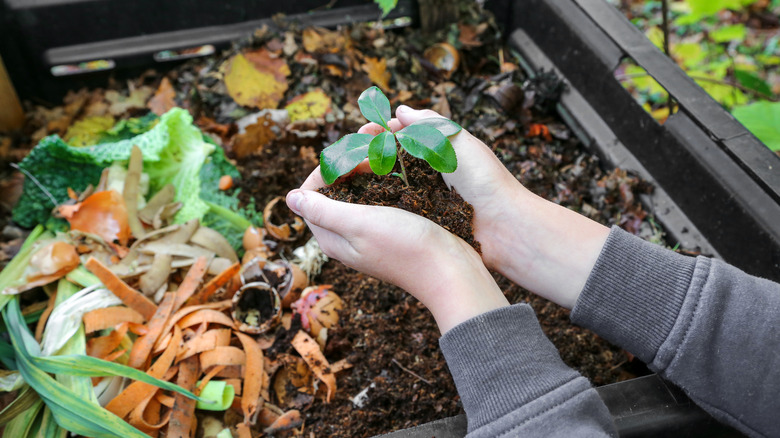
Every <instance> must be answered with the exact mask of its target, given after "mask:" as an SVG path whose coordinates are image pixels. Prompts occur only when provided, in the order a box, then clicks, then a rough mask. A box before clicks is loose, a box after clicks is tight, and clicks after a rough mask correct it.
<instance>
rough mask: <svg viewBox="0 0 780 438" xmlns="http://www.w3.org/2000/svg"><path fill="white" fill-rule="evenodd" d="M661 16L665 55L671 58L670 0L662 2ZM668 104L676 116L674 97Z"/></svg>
mask: <svg viewBox="0 0 780 438" xmlns="http://www.w3.org/2000/svg"><path fill="white" fill-rule="evenodd" d="M661 14H662V15H663V20H662V22H661V29H662V30H663V33H664V53H666V56H668V57H670V58H671V57H672V52H671V50H669V46H670V44H669V35H670V34H671V32H670V30H669V0H661ZM667 104H668V105H669V116H671V115H672V114H674V99H672V96H669V99H668V102H667Z"/></svg>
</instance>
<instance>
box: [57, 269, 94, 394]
mask: <svg viewBox="0 0 780 438" xmlns="http://www.w3.org/2000/svg"><path fill="white" fill-rule="evenodd" d="M78 292H79V287H77V286H76V285H75V284H73V283H71V282H70V281H68V280H65V279H60V281H59V282H58V283H57V297H56V298H55V300H54V308H55V309H56V308H58V307H59V306H60V305H61V304H62V303H63V302H65V301H67V300H68V299H69V298H71V297H72V296H73V295H75V294H76V293H78ZM50 321H51V320H50ZM46 328H47V330H54V329H55V327H46ZM44 337H45V336H44ZM58 353H59V354H62V355H72V354H80V355H83V356H85V357H86V355H87V336H86V333H85V332H84V324H82V323H81V321H79V325H78V329H77V330H76V333H74V334H73V336H71V337H70V338H69V339H68V340H67V342H65V344H64V345H63V346H62V347H61V348H60V349H59V351H58ZM53 373H55V374H56V375H55V376H54V378H55V379H57V381H58V382H60V383H62V384H63V386H65V387H66V388H68V389H70V391H71V392H72V393H73V394H74V395H76V396H77V397H79V398H81V399H84V400H88V401H91V402H92V403H95V404H97V403H98V400H97V396H96V395H95V390H94V389H93V388H92V379H90V378H89V376H77V375H75V374H74V373H73V372H72V370H71V369H64V370H62V371H59V372H53Z"/></svg>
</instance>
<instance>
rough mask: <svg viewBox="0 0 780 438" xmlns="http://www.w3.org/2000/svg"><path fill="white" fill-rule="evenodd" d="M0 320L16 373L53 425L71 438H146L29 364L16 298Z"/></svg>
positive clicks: (24, 328) (24, 326) (25, 330)
mask: <svg viewBox="0 0 780 438" xmlns="http://www.w3.org/2000/svg"><path fill="white" fill-rule="evenodd" d="M3 316H4V318H5V320H6V321H8V329H9V334H10V336H11V341H12V343H13V346H14V351H15V352H16V358H17V363H18V364H19V372H20V373H21V374H22V377H24V380H25V382H27V384H29V385H30V386H31V387H32V388H33V389H34V390H35V392H37V393H38V395H39V396H40V397H41V399H43V401H44V403H46V406H48V407H49V409H51V411H52V414H54V416H55V418H56V420H57V424H59V425H60V426H61V427H63V428H65V429H67V430H69V431H71V432H73V433H74V434H78V435H84V436H91V437H123V438H131V437H132V438H136V437H137V438H144V437H145V436H146V435H144V434H143V433H141V432H140V431H138V430H137V429H135V428H134V427H132V426H130V425H129V424H127V423H126V422H125V421H124V420H122V419H121V418H119V417H117V416H116V415H114V414H112V413H111V412H109V411H107V410H105V409H103V408H101V407H100V406H99V405H97V404H94V403H91V402H89V401H87V400H83V399H81V398H79V397H77V396H75V395H74V394H73V393H72V392H71V391H70V390H69V389H68V388H66V387H65V386H63V385H62V384H61V383H59V382H57V381H56V380H54V378H52V377H51V376H50V375H48V374H46V373H45V372H44V371H42V370H40V369H39V368H38V367H36V366H35V365H34V364H33V363H32V362H31V361H30V359H31V358H32V356H31V355H30V353H29V351H28V350H27V347H28V342H27V341H26V340H25V339H24V338H25V337H32V335H31V334H30V333H29V331H28V329H27V326H26V325H24V324H23V323H22V313H21V309H20V308H19V300H18V297H14V299H12V300H11V301H10V302H9V303H8V305H7V306H6V307H5V309H3ZM25 334H26V335H27V336H25ZM33 342H34V339H33Z"/></svg>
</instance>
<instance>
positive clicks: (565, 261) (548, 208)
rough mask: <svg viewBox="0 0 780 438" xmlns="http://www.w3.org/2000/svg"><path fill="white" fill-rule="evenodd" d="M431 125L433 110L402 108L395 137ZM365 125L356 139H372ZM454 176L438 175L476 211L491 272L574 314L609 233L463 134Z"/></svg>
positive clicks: (455, 140)
mask: <svg viewBox="0 0 780 438" xmlns="http://www.w3.org/2000/svg"><path fill="white" fill-rule="evenodd" d="M430 117H442V116H441V115H439V114H438V113H436V112H435V111H431V110H414V109H412V108H409V107H408V106H405V105H402V106H400V107H398V109H397V110H396V119H393V121H392V122H391V124H390V128H391V129H392V130H393V131H397V130H399V129H402V128H404V127H406V126H408V125H411V124H412V123H414V122H416V121H418V120H422V119H425V118H430ZM383 130H384V128H382V127H381V126H379V125H377V124H375V123H369V124H367V125H365V126H364V127H363V128H361V129H360V132H364V133H369V134H374V135H375V134H378V133H379V132H382V131H383ZM450 141H451V142H452V146H453V147H454V148H455V153H456V154H457V157H458V168H457V170H455V172H453V173H448V174H447V173H445V174H442V176H443V178H444V181H445V182H446V183H447V185H449V186H451V187H454V188H455V190H456V191H457V192H458V193H459V194H460V195H461V196H462V197H463V199H464V200H465V201H466V202H468V203H469V204H471V205H472V206H473V207H474V237H475V238H476V240H477V241H479V242H480V244H481V245H482V258H483V260H484V262H485V265H487V266H488V267H489V268H491V269H493V270H495V271H498V272H500V273H501V274H503V275H505V276H506V277H508V278H509V279H511V280H512V281H514V282H515V283H517V284H519V285H521V286H523V287H525V288H526V289H528V290H530V291H532V292H535V293H537V294H539V295H541V296H543V297H545V298H547V299H550V300H552V301H554V302H556V303H558V304H560V305H562V306H564V307H567V308H572V307H573V306H574V303H575V302H576V299H577V297H578V296H579V293H580V292H581V290H582V288H583V287H584V285H585V282H586V280H587V278H588V276H589V274H590V271H591V269H592V268H593V266H594V265H595V263H596V259H597V258H598V255H599V253H600V252H601V248H602V247H603V245H604V242H605V241H606V238H607V235H608V234H609V229H608V228H606V227H604V226H602V225H600V224H598V223H596V222H594V221H591V220H590V219H587V218H585V217H584V216H581V215H579V214H577V213H575V212H573V211H571V210H569V209H566V208H564V207H561V206H559V205H557V204H553V203H551V202H549V201H546V200H544V199H542V198H540V197H538V196H536V195H534V194H533V193H531V192H530V191H529V190H528V189H526V188H525V187H523V185H522V184H521V183H520V182H519V181H518V180H517V178H515V177H514V175H512V174H511V173H510V172H509V171H508V170H507V169H506V167H505V166H504V164H503V163H501V161H499V159H498V158H497V157H496V155H495V154H494V153H493V151H492V150H491V149H490V148H489V147H487V145H485V143H483V142H482V141H481V140H479V139H477V138H476V137H474V136H473V135H471V134H470V133H469V132H468V131H466V130H465V129H464V130H462V131H461V132H460V133H458V134H457V135H456V136H453V137H450Z"/></svg>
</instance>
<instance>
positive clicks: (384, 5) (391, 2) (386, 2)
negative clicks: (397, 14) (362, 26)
mask: <svg viewBox="0 0 780 438" xmlns="http://www.w3.org/2000/svg"><path fill="white" fill-rule="evenodd" d="M374 3H376V4H377V6H379V8H380V9H382V16H383V17H384V16H386V15H387V14H389V13H390V11H392V10H393V9H395V7H396V6H397V5H398V0H374Z"/></svg>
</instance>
